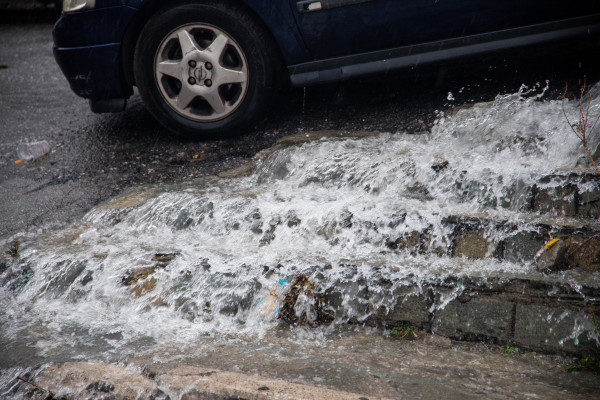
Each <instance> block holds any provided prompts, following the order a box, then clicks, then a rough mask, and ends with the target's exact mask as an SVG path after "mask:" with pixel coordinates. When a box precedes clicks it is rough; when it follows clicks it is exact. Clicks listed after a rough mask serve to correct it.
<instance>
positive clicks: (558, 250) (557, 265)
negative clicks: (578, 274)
mask: <svg viewBox="0 0 600 400" xmlns="http://www.w3.org/2000/svg"><path fill="white" fill-rule="evenodd" d="M535 266H536V268H537V270H538V271H540V272H554V271H561V270H565V269H568V268H569V264H568V263H567V245H566V243H565V241H564V240H560V241H558V242H556V243H555V244H554V245H553V246H552V247H550V248H549V249H548V250H544V252H543V253H542V255H541V256H540V258H538V260H537V261H536V263H535Z"/></svg>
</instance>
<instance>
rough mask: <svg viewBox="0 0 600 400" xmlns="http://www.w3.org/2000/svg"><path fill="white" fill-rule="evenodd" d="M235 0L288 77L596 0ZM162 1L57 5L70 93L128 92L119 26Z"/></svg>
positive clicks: (399, 63)
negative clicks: (263, 31) (267, 36)
mask: <svg viewBox="0 0 600 400" xmlns="http://www.w3.org/2000/svg"><path fill="white" fill-rule="evenodd" d="M199 1H201V0H199ZM238 1H240V2H243V4H244V6H245V7H248V8H249V9H250V10H252V12H253V13H254V14H256V16H257V17H258V18H260V19H261V20H262V22H263V23H264V25H265V27H266V28H267V29H268V30H269V31H270V33H271V34H272V36H273V38H274V40H275V41H276V43H277V45H278V46H279V49H280V51H281V56H282V58H283V61H284V63H285V65H286V66H288V69H289V73H290V76H291V80H292V83H293V84H295V85H310V84H315V83H322V82H331V81H339V80H344V79H348V78H352V77H356V76H364V75H370V74H374V73H381V72H386V71H390V70H393V69H397V68H402V67H407V66H414V65H418V64H421V63H424V62H431V61H440V60H446V59H449V58H454V57H460V56H464V55H467V54H476V53H481V52H485V51H492V50H499V49H506V48H511V47H515V46H523V45H528V44H534V43H542V42H545V41H551V40H559V39H566V38H574V37H581V36H585V35H591V34H596V33H597V32H598V31H599V30H600V19H599V16H600V2H598V1H595V0H570V1H564V0H520V1H518V0H496V1H487V2H486V1H481V0H310V1H308V3H314V2H319V4H320V6H321V7H322V9H321V10H314V11H313V10H310V12H301V11H299V9H298V3H299V2H301V1H303V2H305V3H306V2H307V0H287V1H286V0H238ZM159 2H160V3H159ZM168 4H169V3H168V2H167V1H166V0H96V8H94V9H91V10H82V11H78V12H72V13H63V15H62V16H61V18H60V19H59V21H58V22H57V23H56V25H55V28H54V31H53V36H54V45H55V46H54V54H55V58H56V60H57V62H58V64H59V66H60V67H61V69H62V71H63V73H64V74H65V76H66V77H67V80H68V81H69V83H70V85H71V87H72V89H73V90H74V91H75V93H77V94H78V95H80V96H82V97H85V98H90V99H96V100H99V99H110V98H126V97H128V96H130V95H131V93H132V87H131V85H132V80H131V79H127V78H126V77H127V76H131V73H130V72H127V71H130V68H131V66H130V65H128V64H127V61H126V60H127V59H129V60H131V59H132V52H133V48H134V47H135V46H129V47H127V46H125V47H123V43H124V39H125V35H126V34H127V32H131V31H134V32H137V31H136V30H135V29H134V30H131V29H130V28H131V27H132V26H133V25H135V24H136V23H139V22H140V21H141V22H142V23H143V22H144V18H148V17H149V15H151V13H149V12H147V11H148V10H150V11H152V10H156V9H158V8H160V7H161V6H163V5H168ZM307 7H312V6H311V5H310V4H309V5H308V6H307ZM90 27H93V28H92V29H90ZM133 39H134V40H135V37H134V38H133ZM133 43H134V44H135V41H134V42H133ZM123 49H125V50H123ZM123 51H127V52H129V53H128V55H126V56H124V55H123Z"/></svg>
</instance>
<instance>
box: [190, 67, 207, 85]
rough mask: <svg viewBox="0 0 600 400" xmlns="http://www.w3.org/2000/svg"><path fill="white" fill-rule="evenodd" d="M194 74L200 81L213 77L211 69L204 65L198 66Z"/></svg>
mask: <svg viewBox="0 0 600 400" xmlns="http://www.w3.org/2000/svg"><path fill="white" fill-rule="evenodd" d="M192 74H193V76H194V78H196V80H197V81H198V82H202V81H204V80H205V79H210V77H211V73H210V71H209V70H207V69H206V68H205V67H204V66H203V65H200V66H198V67H197V68H195V69H194V71H193V72H192Z"/></svg>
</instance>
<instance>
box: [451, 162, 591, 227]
mask: <svg viewBox="0 0 600 400" xmlns="http://www.w3.org/2000/svg"><path fill="white" fill-rule="evenodd" d="M456 185H457V187H458V189H459V191H458V193H459V196H460V197H461V198H462V199H463V200H465V201H469V200H473V199H475V198H479V199H482V200H483V204H485V205H487V206H489V207H501V208H505V209H510V210H513V211H519V212H536V213H540V214H548V215H552V216H565V217H579V218H592V219H595V218H600V176H598V175H597V174H593V173H581V172H571V171H565V172H562V173H555V174H551V175H547V176H544V177H542V178H540V179H538V180H537V183H536V184H534V185H527V184H525V183H524V182H523V181H515V182H514V183H511V184H509V185H505V186H504V190H503V193H502V195H501V196H500V198H497V197H496V196H494V195H493V193H494V192H493V190H492V188H491V187H488V185H486V184H483V183H480V182H469V181H466V182H461V181H457V183H456ZM460 189H462V191H461V190H460Z"/></svg>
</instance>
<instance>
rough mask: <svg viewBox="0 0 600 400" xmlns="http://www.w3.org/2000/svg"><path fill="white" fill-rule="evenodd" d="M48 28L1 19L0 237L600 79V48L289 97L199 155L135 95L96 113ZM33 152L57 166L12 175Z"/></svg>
mask: <svg viewBox="0 0 600 400" xmlns="http://www.w3.org/2000/svg"><path fill="white" fill-rule="evenodd" d="M52 18H53V17H52V15H51V14H48V13H42V14H40V16H38V17H37V20H36V21H35V22H34V23H32V22H31V18H29V17H27V18H24V17H19V18H16V20H17V22H16V23H15V22H14V21H15V19H14V18H12V17H11V16H10V15H9V14H7V13H6V11H5V10H0V21H1V22H2V25H0V237H6V236H9V235H12V234H15V233H17V232H22V231H35V230H37V229H40V228H49V227H52V226H57V225H64V224H65V223H68V222H70V221H73V220H76V219H77V218H79V217H80V216H82V215H83V214H84V213H85V212H86V211H87V210H89V209H90V208H91V207H93V206H94V205H96V204H98V203H100V202H102V201H104V200H107V199H109V198H111V197H113V196H115V195H117V194H119V193H122V192H124V191H126V190H127V189H128V188H130V187H132V186H135V185H138V184H144V183H167V182H169V183H170V182H182V181H188V180H192V179H194V178H198V177H202V176H206V175H213V174H216V173H218V172H220V171H223V170H226V169H230V168H234V167H237V166H239V165H241V164H243V163H244V162H245V161H247V160H248V159H249V158H251V157H253V156H254V155H255V154H256V153H257V152H258V151H260V150H262V149H264V148H267V147H269V146H271V145H272V144H273V143H274V142H275V141H276V140H277V139H278V138H280V137H282V136H287V135H290V134H296V133H299V132H305V131H314V130H323V129H337V130H368V131H385V132H403V131H408V132H412V133H418V132H423V131H426V130H428V129H430V127H431V126H432V124H433V122H434V120H435V118H436V115H437V112H438V111H440V110H444V109H447V108H450V107H454V106H456V105H459V104H463V103H471V102H474V101H488V100H492V99H493V98H494V97H495V96H496V95H498V94H499V93H512V92H515V91H517V90H518V88H519V87H520V86H521V84H526V85H529V86H534V85H535V84H536V83H539V84H541V85H542V86H544V84H545V81H546V80H549V81H550V90H549V91H548V92H547V97H548V98H557V97H560V95H561V92H562V90H563V88H564V83H565V81H568V82H569V85H570V87H571V88H577V87H578V85H579V84H580V83H581V82H582V79H583V77H584V76H587V79H588V82H589V83H594V82H596V81H597V80H598V79H600V72H599V71H600V62H599V61H598V59H597V57H594V54H598V52H599V51H600V46H599V45H598V44H590V43H584V44H567V45H565V46H563V47H562V50H564V51H563V52H561V53H557V52H556V50H555V49H553V50H552V51H550V50H549V49H547V48H541V49H536V51H535V52H531V51H525V52H519V53H516V55H515V54H514V53H513V54H511V55H510V57H509V56H507V55H494V56H489V57H478V58H473V59H468V60H463V61H461V62H456V63H450V64H445V65H434V66H427V67H421V68H418V69H412V70H407V71H403V72H400V73H396V74H393V75H389V76H386V77H379V78H375V79H364V80H359V81H352V82H347V83H343V84H335V85H326V86H320V87H309V88H307V89H302V88H294V89H289V90H287V91H286V92H285V93H283V94H282V99H281V101H279V102H278V104H279V105H278V106H277V107H275V108H273V109H272V110H271V112H270V114H269V115H268V117H267V118H266V119H265V120H264V121H263V122H262V123H261V124H259V126H257V127H254V129H252V130H251V131H250V132H247V133H246V134H245V135H243V136H241V137H239V138H237V139H230V140H214V141H206V142H198V143H194V142H186V141H182V140H181V139H179V138H177V137H174V136H172V134H170V133H169V132H168V131H167V130H165V129H164V128H162V127H161V126H159V125H158V124H157V123H156V122H155V120H154V119H153V118H152V116H151V115H150V114H149V113H148V111H147V110H146V109H145V107H144V105H143V104H142V102H141V99H140V97H139V96H138V95H137V94H135V95H134V96H133V97H132V98H131V99H130V100H129V104H128V107H127V109H126V110H125V111H124V112H123V113H119V114H108V115H96V114H93V113H91V111H90V110H89V107H88V104H87V102H86V101H85V100H84V99H81V98H78V97H77V96H76V95H74V94H73V93H72V92H71V91H70V89H69V87H68V84H67V82H66V80H65V79H64V77H63V76H62V74H61V72H60V70H59V68H58V66H57V65H56V63H55V62H54V59H53V56H52V38H51V30H52ZM34 19H35V18H34ZM25 22H27V23H25ZM563 53H564V54H563ZM450 92H451V93H452V95H451V96H450V95H449V93H450ZM36 140H47V141H48V142H49V143H50V147H51V152H50V154H48V155H46V156H44V157H42V158H41V159H39V160H36V161H32V162H23V163H18V164H17V163H15V161H17V159H18V156H17V153H16V148H17V146H18V145H19V143H23V142H30V141H36Z"/></svg>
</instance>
